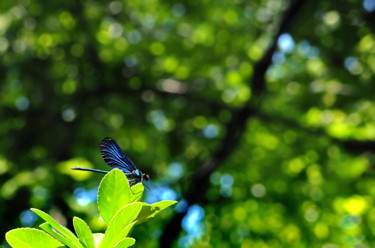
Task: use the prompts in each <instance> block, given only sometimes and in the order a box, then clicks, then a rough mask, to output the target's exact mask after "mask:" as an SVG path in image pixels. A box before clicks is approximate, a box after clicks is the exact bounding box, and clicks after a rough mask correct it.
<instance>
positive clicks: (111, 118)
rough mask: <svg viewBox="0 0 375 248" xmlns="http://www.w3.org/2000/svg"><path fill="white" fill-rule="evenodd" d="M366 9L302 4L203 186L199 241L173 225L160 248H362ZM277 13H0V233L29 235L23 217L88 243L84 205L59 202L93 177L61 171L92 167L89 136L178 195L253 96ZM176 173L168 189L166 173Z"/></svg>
mask: <svg viewBox="0 0 375 248" xmlns="http://www.w3.org/2000/svg"><path fill="white" fill-rule="evenodd" d="M373 5H374V3H373V1H371V0H364V1H359V0H352V1H340V2H339V3H337V1H323V0H321V1H307V3H306V4H305V6H304V8H303V9H302V11H301V13H299V14H298V18H296V19H295V20H294V22H293V23H292V26H291V28H290V30H289V33H286V34H283V35H282V36H280V38H279V45H278V50H277V52H276V53H275V54H274V55H273V63H272V66H271V67H270V68H268V70H267V73H266V84H267V85H266V86H267V90H266V94H264V95H263V96H262V98H261V102H260V104H257V105H254V106H252V107H253V108H254V109H256V113H255V114H254V115H253V116H252V117H251V118H250V119H249V120H248V122H247V125H246V131H245V133H244V134H243V137H242V138H241V142H240V143H239V144H237V145H236V149H235V152H234V153H233V154H231V155H230V157H229V159H227V160H225V161H222V163H221V165H220V167H219V169H218V170H216V171H215V172H214V173H213V174H212V176H211V178H210V179H211V184H210V186H209V188H208V191H207V194H206V200H205V202H204V203H202V205H201V207H202V208H203V209H204V218H203V219H202V221H201V222H200V223H198V224H197V225H200V227H201V230H202V232H200V234H199V235H198V236H195V237H193V238H191V237H190V236H189V232H188V230H186V228H185V229H184V231H183V232H182V233H181V234H180V242H176V246H181V247H189V246H192V247H222V248H224V247H242V248H245V247H260V248H262V247H297V248H298V247H324V248H334V247H371V246H374V245H375V243H374V241H373V240H374V239H373V237H374V234H375V225H374V221H375V208H374V207H373V201H374V200H373V199H374V196H375V190H374V189H375V187H374V186H375V175H374V172H373V163H374V155H373V151H374V148H375V146H374V145H375V143H374V140H375V102H374V97H373V94H374V93H373V92H374V84H373V81H374V72H375V66H374V65H375V35H374V32H375V30H374V27H375V25H374V24H375V19H374V6H373ZM286 8H288V2H286V1H282V0H276V1H275V0H256V1H241V0H236V1H224V0H218V1H209V0H208V1H194V0H193V1H185V2H173V1H157V0H146V1H88V0H84V1H31V0H18V1H9V0H3V1H1V2H0V75H1V78H0V82H1V83H0V119H1V121H0V135H1V142H0V180H1V185H0V215H1V220H2V225H1V226H0V234H3V233H5V232H6V231H7V230H10V229H12V228H15V227H18V226H26V225H28V223H32V224H33V225H37V224H40V223H37V222H35V223H34V222H30V221H27V220H28V219H30V218H31V219H32V217H30V216H29V214H28V212H25V210H27V209H29V208H30V207H35V208H39V209H43V210H48V212H49V213H50V214H51V215H52V216H53V217H54V218H55V219H59V221H60V222H61V223H65V224H67V225H68V226H69V225H70V226H71V225H72V223H69V222H66V219H65V218H64V217H63V216H65V217H66V218H67V219H68V220H70V219H71V218H72V217H73V216H75V215H78V216H80V217H81V218H83V219H85V220H88V221H89V225H90V226H92V227H95V228H96V231H100V230H103V226H101V224H100V223H101V222H100V221H98V220H97V218H98V212H97V209H96V206H95V204H94V203H93V202H89V203H87V204H82V202H80V201H78V200H77V197H74V196H77V194H78V193H77V192H78V191H79V190H82V189H84V190H87V191H89V190H91V189H95V187H96V186H97V184H98V182H99V180H100V178H101V177H100V175H93V174H88V173H87V174H85V173H83V172H76V171H71V170H70V167H73V166H80V167H92V168H98V169H105V168H106V165H105V163H104V161H102V159H101V157H100V153H99V149H98V144H99V141H100V140H101V139H102V138H103V137H105V136H111V137H113V138H115V139H116V140H117V141H118V143H119V144H120V146H121V147H122V148H123V149H124V150H125V151H126V154H127V155H128V156H129V157H130V158H132V160H133V161H134V162H135V163H136V164H137V165H138V167H140V169H141V170H142V171H143V172H147V173H150V174H151V180H152V181H153V182H155V183H160V184H162V185H163V184H166V185H168V186H169V187H171V188H172V189H173V190H175V191H176V192H177V193H178V194H180V193H182V195H183V193H184V192H186V191H187V190H188V188H189V183H188V182H189V175H191V174H192V172H193V171H195V170H196V169H197V168H198V167H199V166H200V165H201V164H202V163H203V161H204V160H205V159H206V158H207V157H209V156H210V154H212V153H213V152H214V151H215V149H216V148H217V147H218V146H219V145H220V142H221V141H222V137H223V136H224V135H225V134H226V133H225V125H226V123H227V122H228V121H229V120H230V119H231V117H232V113H233V111H235V110H236V109H237V108H239V107H241V106H243V105H244V104H245V103H247V102H248V100H249V99H252V97H254V94H253V92H252V91H251V88H250V85H249V81H250V78H251V76H252V75H253V73H254V67H253V66H254V63H256V62H257V61H258V60H259V59H260V58H261V57H262V56H263V54H264V51H265V50H266V49H267V47H268V46H269V44H270V43H271V41H272V39H274V38H275V37H274V35H275V32H276V31H275V30H277V27H278V24H279V22H280V17H281V15H282V12H283V11H284V10H285V9H286ZM231 131H232V130H228V132H231ZM234 131H235V130H233V132H234ZM176 163H177V164H180V165H182V167H181V168H182V173H183V174H182V177H181V178H180V179H178V178H177V179H176V178H175V177H173V176H172V175H173V173H170V169H171V168H172V167H171V166H172V165H174V164H176ZM77 190H78V191H77ZM74 192H75V193H74ZM73 193H74V194H73ZM149 194H150V195H152V194H153V190H152V189H150V191H149ZM172 215H173V212H171V211H169V212H168V211H166V212H165V213H162V214H161V215H160V218H159V219H158V221H150V222H149V223H146V224H145V225H141V226H139V227H137V228H138V229H137V228H136V229H135V230H134V235H132V236H134V237H135V238H136V239H137V242H138V243H137V244H139V247H157V245H158V238H159V237H160V235H161V233H163V232H164V231H165V230H163V227H164V226H165V223H167V221H168V219H169V218H170V217H171V216H172ZM95 228H94V229H95ZM1 236H2V237H4V235H1ZM4 245H5V243H4Z"/></svg>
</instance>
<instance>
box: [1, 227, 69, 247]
mask: <svg viewBox="0 0 375 248" xmlns="http://www.w3.org/2000/svg"><path fill="white" fill-rule="evenodd" d="M5 239H6V241H7V242H8V243H9V245H11V246H12V247H13V248H59V247H64V245H63V244H61V243H60V242H59V241H57V240H56V239H54V238H52V237H51V236H50V235H48V234H47V233H45V232H43V231H41V230H38V229H35V228H18V229H13V230H10V231H9V232H7V233H6V234H5Z"/></svg>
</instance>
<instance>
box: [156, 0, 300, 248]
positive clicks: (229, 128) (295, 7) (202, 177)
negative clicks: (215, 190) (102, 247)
mask: <svg viewBox="0 0 375 248" xmlns="http://www.w3.org/2000/svg"><path fill="white" fill-rule="evenodd" d="M305 1H306V0H295V1H292V2H291V4H290V6H289V8H288V9H287V11H286V12H285V13H284V15H283V18H282V21H281V23H280V26H279V29H278V31H277V33H276V35H275V37H274V39H273V41H272V43H271V45H270V46H269V48H268V49H267V50H266V52H265V54H264V56H263V57H262V58H261V60H259V61H258V62H257V63H256V64H255V66H254V74H253V77H252V78H251V80H250V81H249V84H250V87H251V88H252V91H253V94H254V97H255V98H258V99H260V97H261V95H262V94H263V93H264V91H265V88H266V87H265V73H266V71H267V70H268V68H269V66H270V65H271V63H272V55H273V54H274V52H275V50H276V47H277V40H278V38H279V36H280V34H282V33H284V32H286V30H287V29H288V28H289V25H290V24H291V22H292V20H293V19H294V18H295V16H296V15H297V13H298V12H299V10H300V9H301V7H302V6H303V3H304V2H305ZM250 101H251V100H249V102H247V103H246V104H245V105H244V106H243V107H242V108H241V109H239V110H235V111H234V113H233V115H232V116H233V118H232V119H231V120H230V121H229V122H228V123H227V125H226V128H225V129H226V135H225V137H224V138H223V140H222V142H221V144H220V145H219V147H218V149H217V150H216V151H215V152H213V154H212V155H211V157H210V158H208V159H207V160H206V162H205V163H204V164H203V165H202V166H201V167H200V168H199V169H198V170H197V171H196V172H195V173H194V174H193V176H192V178H191V180H190V181H191V187H190V188H189V191H188V192H187V193H186V194H185V200H186V201H187V202H188V204H189V205H190V204H194V203H199V202H201V201H202V198H203V197H204V196H205V194H206V191H207V189H208V184H209V177H210V175H211V174H212V173H213V172H214V171H215V170H216V169H217V167H218V166H219V165H220V163H221V162H222V161H224V160H225V159H227V158H228V157H229V156H230V155H231V154H232V152H233V151H234V149H235V147H236V144H238V141H239V140H240V138H241V136H242V134H243V132H244V131H245V127H246V123H247V121H248V119H249V118H250V117H251V116H252V115H253V111H252V109H251V107H250V105H251V102H250ZM185 214H186V212H182V213H177V214H176V215H175V216H174V217H173V218H172V219H171V221H170V222H169V223H168V224H167V225H166V227H165V230H164V232H163V235H162V237H161V239H160V247H171V246H172V243H173V241H175V240H176V239H177V237H178V235H179V233H180V232H181V221H182V219H183V218H184V216H185Z"/></svg>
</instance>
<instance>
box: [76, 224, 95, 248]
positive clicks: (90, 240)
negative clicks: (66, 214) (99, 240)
mask: <svg viewBox="0 0 375 248" xmlns="http://www.w3.org/2000/svg"><path fill="white" fill-rule="evenodd" d="M73 226H74V230H75V231H76V234H77V236H78V238H79V241H81V243H82V244H83V245H84V246H85V247H86V248H94V247H95V245H94V237H93V236H92V232H91V229H90V227H89V226H88V225H87V224H86V222H85V221H84V220H82V219H80V218H78V217H74V218H73Z"/></svg>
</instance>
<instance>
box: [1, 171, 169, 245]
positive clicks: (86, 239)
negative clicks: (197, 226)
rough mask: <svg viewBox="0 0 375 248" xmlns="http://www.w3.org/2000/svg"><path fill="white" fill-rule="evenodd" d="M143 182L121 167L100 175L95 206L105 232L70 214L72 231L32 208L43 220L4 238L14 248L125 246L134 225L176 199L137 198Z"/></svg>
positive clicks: (152, 215) (12, 232) (127, 243)
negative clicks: (131, 178) (135, 180)
mask: <svg viewBox="0 0 375 248" xmlns="http://www.w3.org/2000/svg"><path fill="white" fill-rule="evenodd" d="M143 191H144V187H143V184H141V183H139V184H136V185H134V186H132V187H130V186H129V182H128V180H127V178H126V176H125V175H124V173H122V172H121V171H120V170H118V169H114V170H112V171H111V172H109V173H108V174H107V175H106V176H104V178H103V179H102V181H101V183H100V186H99V192H98V208H99V212H100V215H101V217H102V219H103V220H104V222H105V223H106V224H107V228H106V231H105V232H104V233H92V231H91V229H90V227H89V226H88V225H87V223H86V222H85V221H84V220H82V219H80V218H78V217H74V218H73V226H74V231H75V234H74V233H73V232H72V231H70V230H69V229H67V228H66V227H64V226H62V225H61V224H59V223H58V222H57V221H56V220H55V219H53V218H52V217H51V216H50V215H48V214H47V213H45V212H43V211H42V210H39V209H36V208H32V209H31V210H32V211H33V212H34V213H35V214H37V215H38V216H39V217H40V218H42V219H43V220H44V221H45V222H44V223H43V224H41V225H40V226H39V227H40V228H41V229H42V230H40V229H36V228H18V229H13V230H11V231H9V232H7V234H6V240H7V241H8V243H9V244H10V245H11V246H12V247H13V248H25V247H27V248H40V247H45V248H58V247H70V248H110V247H113V248H126V247H130V246H132V245H134V243H135V239H134V238H131V237H128V236H129V233H130V231H131V230H132V228H133V227H134V225H136V224H139V223H141V222H144V221H147V220H149V219H150V218H153V217H154V216H155V215H156V214H158V213H159V212H160V211H162V210H163V209H165V208H167V207H169V206H171V205H173V204H175V203H176V202H175V201H160V202H156V203H154V204H147V203H144V202H140V201H139V200H140V199H141V197H142V195H143Z"/></svg>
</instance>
